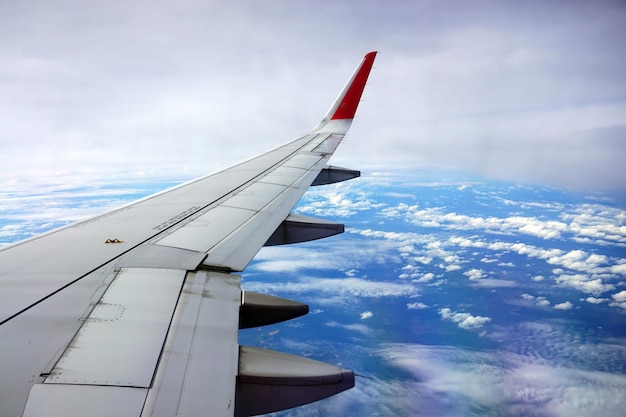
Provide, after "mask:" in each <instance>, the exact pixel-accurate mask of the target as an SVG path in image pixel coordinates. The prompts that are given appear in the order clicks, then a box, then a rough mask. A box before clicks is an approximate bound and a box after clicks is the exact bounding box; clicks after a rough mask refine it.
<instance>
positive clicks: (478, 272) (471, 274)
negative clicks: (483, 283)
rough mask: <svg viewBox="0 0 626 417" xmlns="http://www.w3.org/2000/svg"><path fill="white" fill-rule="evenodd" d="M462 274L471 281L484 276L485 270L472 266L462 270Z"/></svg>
mask: <svg viewBox="0 0 626 417" xmlns="http://www.w3.org/2000/svg"><path fill="white" fill-rule="evenodd" d="M463 275H465V276H466V277H468V278H469V279H470V280H471V281H476V280H479V279H481V278H483V277H484V276H485V271H483V270H482V269H476V268H473V269H470V270H469V271H466V272H463Z"/></svg>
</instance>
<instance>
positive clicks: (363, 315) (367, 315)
mask: <svg viewBox="0 0 626 417" xmlns="http://www.w3.org/2000/svg"><path fill="white" fill-rule="evenodd" d="M371 317H374V313H372V312H371V311H364V312H363V313H361V320H367V319H369V318H371Z"/></svg>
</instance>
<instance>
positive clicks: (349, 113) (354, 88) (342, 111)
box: [331, 51, 378, 120]
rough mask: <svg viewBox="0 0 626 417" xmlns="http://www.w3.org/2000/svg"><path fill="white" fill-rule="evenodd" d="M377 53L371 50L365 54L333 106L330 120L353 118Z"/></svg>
mask: <svg viewBox="0 0 626 417" xmlns="http://www.w3.org/2000/svg"><path fill="white" fill-rule="evenodd" d="M377 53H378V52H377V51H371V52H368V53H367V54H365V56H364V57H363V61H362V62H361V65H360V66H359V67H358V69H357V70H356V72H355V73H354V75H353V77H352V78H351V80H350V83H349V85H347V86H346V89H345V90H344V94H343V95H342V97H341V101H340V102H339V103H336V105H335V106H333V107H334V112H333V114H332V116H331V119H332V120H337V119H353V118H354V115H355V113H356V109H357V107H358V106H359V102H360V101H361V96H362V95H363V90H364V89H365V83H366V82H367V79H368V77H369V75H370V71H371V70H372V66H373V65H374V59H375V58H376V54H377Z"/></svg>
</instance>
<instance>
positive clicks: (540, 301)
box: [522, 294, 550, 307]
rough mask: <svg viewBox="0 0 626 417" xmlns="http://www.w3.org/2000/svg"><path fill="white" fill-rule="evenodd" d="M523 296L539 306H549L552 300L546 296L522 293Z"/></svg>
mask: <svg viewBox="0 0 626 417" xmlns="http://www.w3.org/2000/svg"><path fill="white" fill-rule="evenodd" d="M522 298H523V299H524V300H526V301H529V302H530V303H532V304H533V305H536V306H539V307H547V306H549V305H550V301H549V300H548V299H547V298H546V297H544V296H538V297H535V296H534V295H530V294H522Z"/></svg>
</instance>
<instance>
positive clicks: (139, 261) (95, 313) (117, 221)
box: [0, 52, 376, 417]
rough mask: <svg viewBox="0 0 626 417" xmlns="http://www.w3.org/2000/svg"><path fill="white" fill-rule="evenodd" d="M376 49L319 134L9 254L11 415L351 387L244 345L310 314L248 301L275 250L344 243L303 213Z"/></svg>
mask: <svg viewBox="0 0 626 417" xmlns="http://www.w3.org/2000/svg"><path fill="white" fill-rule="evenodd" d="M375 56H376V53H375V52H370V53H368V54H367V55H365V57H364V59H363V61H362V62H361V64H360V65H359V67H358V68H357V70H356V71H355V73H354V74H353V75H352V77H351V78H350V80H349V81H348V83H347V84H346V86H345V88H344V89H343V91H342V92H341V94H340V95H339V97H338V98H337V100H336V101H335V102H334V104H333V106H332V107H331V108H330V110H329V111H328V113H327V114H326V115H325V117H324V118H323V119H322V121H321V122H320V123H319V125H318V126H316V127H315V128H314V129H313V130H312V131H311V132H310V133H308V134H306V135H304V136H302V137H300V138H298V139H296V140H294V141H292V142H289V143H287V144H286V145H283V146H281V147H279V148H277V149H274V150H272V151H270V152H267V153H265V154H263V155H260V156H258V157H256V158H253V159H251V160H249V161H247V162H244V163H241V164H239V165H236V166H234V167H232V168H229V169H227V170H224V171H222V172H219V173H216V174H212V175H208V176H205V177H202V178H199V179H197V180H195V181H193V182H191V183H187V184H185V185H182V186H179V187H175V188H173V189H170V190H167V191H165V192H162V193H158V194H156V195H154V196H151V197H148V198H145V199H142V200H140V201H138V202H136V203H134V204H131V205H128V206H125V207H123V208H121V209H118V210H114V211H111V212H109V213H106V214H104V215H102V216H98V217H94V218H92V219H89V220H86V221H82V222H79V223H76V224H73V225H70V226H67V227H64V228H61V229H58V230H55V231H52V232H50V233H46V234H44V235H41V236H38V237H35V238H32V239H28V240H25V241H23V242H20V243H17V244H15V245H13V246H10V247H7V248H4V249H3V250H1V251H0V361H1V373H0V416H3V417H4V416H7V417H9V416H20V415H23V416H29V417H32V416H37V417H42V416H55V417H56V416H59V417H60V416H63V417H68V416H69V417H71V416H102V417H109V416H110V417H113V416H122V415H123V416H144V417H149V416H247V415H257V414H263V413H269V412H273V411H278V410H281V409H286V408H290V407H295V406H298V405H302V404H306V403H308V402H311V401H315V400H318V399H321V398H325V397H327V396H330V395H333V394H336V393H338V392H341V391H344V390H346V389H349V388H351V387H352V386H353V385H354V375H353V373H352V372H351V371H348V370H344V369H341V368H339V367H336V366H332V365H328V364H324V363H321V362H317V361H313V360H310V359H306V358H300V357H296V356H292V355H286V354H282V353H279V352H273V351H268V350H263V349H257V348H252V347H243V346H239V344H238V341H237V336H238V330H239V329H240V328H246V327H256V326H261V325H264V324H270V323H275V322H278V321H282V320H287V319H290V318H294V317H297V316H300V315H302V314H305V313H306V312H307V311H308V306H306V305H304V304H300V303H297V302H294V301H291V300H285V299H281V298H277V297H272V296H269V295H263V294H254V293H250V292H243V291H242V289H241V287H240V275H239V274H238V273H239V272H241V271H243V270H244V268H245V267H246V265H248V263H249V262H250V261H251V259H252V258H253V257H254V256H255V254H256V253H257V252H258V251H259V249H260V248H261V247H262V246H264V245H279V244H288V243H296V242H302V241H308V240H312V239H318V238H322V237H326V236H331V235H334V234H337V233H341V232H342V231H343V225H341V224H335V223H331V222H328V221H324V220H321V219H315V218H310V217H304V216H296V215H293V214H291V213H290V211H291V209H292V208H293V207H294V205H295V204H296V203H297V202H298V200H299V199H300V198H301V197H302V195H303V194H304V192H305V191H306V190H307V188H308V187H309V186H311V185H318V184H329V183H333V182H337V181H343V180H345V179H350V178H354V177H355V176H358V175H359V173H358V171H352V170H347V169H344V168H338V167H333V166H329V165H328V160H329V158H330V157H331V155H332V154H333V152H334V151H335V149H336V147H337V146H338V145H339V143H340V142H341V140H342V138H343V137H344V135H345V134H346V132H347V131H348V129H349V127H350V124H351V122H352V119H353V118H354V114H355V111H356V109H357V106H358V104H359V101H360V98H361V95H362V93H363V89H364V87H365V83H366V81H367V78H368V76H369V73H370V70H371V68H372V64H373V62H374V58H375Z"/></svg>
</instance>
